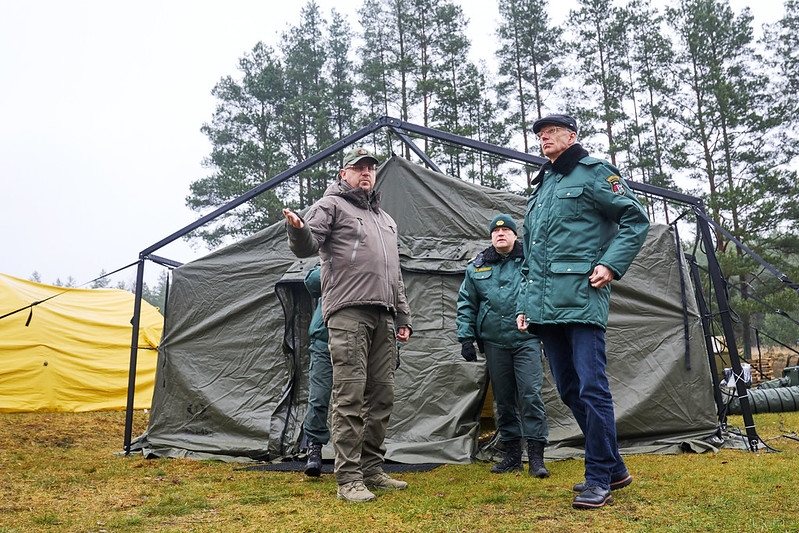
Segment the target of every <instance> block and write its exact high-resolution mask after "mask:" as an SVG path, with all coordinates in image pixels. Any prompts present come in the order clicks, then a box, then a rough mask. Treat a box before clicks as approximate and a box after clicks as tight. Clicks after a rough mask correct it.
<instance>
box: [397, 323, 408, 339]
mask: <svg viewBox="0 0 799 533" xmlns="http://www.w3.org/2000/svg"><path fill="white" fill-rule="evenodd" d="M410 338H411V328H409V327H408V326H400V327H399V328H397V340H398V341H400V342H408V339H410Z"/></svg>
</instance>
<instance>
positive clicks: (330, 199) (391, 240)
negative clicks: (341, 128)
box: [283, 148, 411, 502]
mask: <svg viewBox="0 0 799 533" xmlns="http://www.w3.org/2000/svg"><path fill="white" fill-rule="evenodd" d="M377 163H378V161H377V158H376V157H375V156H374V155H372V154H371V153H370V152H369V151H367V150H365V149H362V148H361V149H355V150H352V151H350V152H348V153H347V154H346V155H345V157H344V165H343V168H342V169H341V170H340V171H339V179H338V180H337V181H336V182H335V183H333V184H332V185H330V187H328V188H327V190H326V191H325V194H324V196H323V197H322V198H321V199H320V200H319V201H318V202H316V203H315V204H314V205H312V206H311V207H310V209H309V210H308V212H307V213H306V215H305V219H304V220H303V219H302V218H300V216H299V215H297V213H295V212H293V211H291V210H289V209H284V210H283V215H284V216H285V217H286V228H287V232H288V240H289V247H290V248H291V250H292V252H294V254H295V255H296V256H297V257H310V256H312V255H314V254H317V253H318V254H319V259H320V263H321V269H322V309H323V312H324V320H325V324H326V325H327V329H328V333H329V341H328V343H329V348H330V356H331V359H332V361H333V396H332V405H333V420H332V423H333V427H332V428H331V430H332V437H333V450H334V453H335V466H334V471H335V475H336V481H337V483H338V492H337V497H338V498H339V499H342V500H346V501H351V502H365V501H370V500H374V499H375V495H374V494H373V493H372V492H371V490H402V489H405V488H407V486H408V484H407V483H406V482H404V481H399V480H396V479H392V478H391V477H389V476H388V475H387V474H386V473H385V472H383V468H382V465H383V462H384V457H385V452H386V447H385V444H384V439H385V436H386V428H387V426H388V420H389V417H390V415H391V410H392V408H393V406H394V370H395V368H396V362H397V343H396V341H400V342H405V341H407V340H408V339H409V338H410V336H411V317H410V308H409V307H408V302H407V299H406V297H405V286H404V284H403V282H402V274H401V272H400V264H399V252H398V246H397V224H396V223H395V222H394V220H393V219H392V218H391V216H389V214H388V213H386V212H385V211H383V210H382V209H380V193H378V192H376V191H375V190H374V184H375V180H376V172H377V168H376V167H377Z"/></svg>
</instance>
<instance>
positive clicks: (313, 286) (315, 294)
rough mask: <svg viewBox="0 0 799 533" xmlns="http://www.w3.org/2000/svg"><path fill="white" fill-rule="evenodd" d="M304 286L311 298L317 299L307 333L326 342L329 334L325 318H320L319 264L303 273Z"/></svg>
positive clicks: (320, 284) (320, 280)
mask: <svg viewBox="0 0 799 533" xmlns="http://www.w3.org/2000/svg"><path fill="white" fill-rule="evenodd" d="M305 288H306V289H308V293H309V294H310V295H311V298H315V299H318V301H317V303H316V309H314V312H313V316H312V317H311V324H310V325H309V326H308V335H309V336H310V337H311V340H313V339H319V340H320V341H323V342H327V341H328V338H329V335H328V332H327V326H325V320H324V318H322V271H321V269H320V268H319V265H316V266H315V267H314V268H313V270H309V271H308V273H307V274H305Z"/></svg>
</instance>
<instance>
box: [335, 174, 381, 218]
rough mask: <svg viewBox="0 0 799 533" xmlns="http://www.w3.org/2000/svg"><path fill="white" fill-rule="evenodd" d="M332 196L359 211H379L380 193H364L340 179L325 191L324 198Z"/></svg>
mask: <svg viewBox="0 0 799 533" xmlns="http://www.w3.org/2000/svg"><path fill="white" fill-rule="evenodd" d="M332 195H336V196H341V197H342V198H344V199H345V200H347V201H348V202H350V203H352V204H353V205H356V206H358V207H360V208H361V209H371V210H372V211H374V212H375V213H377V212H378V210H380V196H381V195H380V192H378V191H375V190H374V189H372V190H371V191H369V192H366V191H364V190H363V189H361V188H360V187H353V186H352V185H350V184H349V183H347V182H346V181H344V180H342V179H341V178H339V179H338V180H336V181H335V182H334V183H332V184H331V185H330V186H329V187H328V188H327V190H326V191H325V196H332Z"/></svg>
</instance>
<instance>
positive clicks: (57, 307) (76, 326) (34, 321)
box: [0, 274, 164, 413]
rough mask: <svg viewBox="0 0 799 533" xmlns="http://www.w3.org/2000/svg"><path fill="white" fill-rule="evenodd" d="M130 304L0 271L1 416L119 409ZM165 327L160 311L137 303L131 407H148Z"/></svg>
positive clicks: (111, 293)
mask: <svg viewBox="0 0 799 533" xmlns="http://www.w3.org/2000/svg"><path fill="white" fill-rule="evenodd" d="M133 302H134V295H133V294H132V293H130V292H128V291H125V290H121V289H74V288H66V287H54V286H51V285H43V284H41V283H35V282H32V281H26V280H23V279H19V278H15V277H13V276H8V275H5V274H0V317H4V318H0V412H6V413H9V412H28V411H73V412H78V411H107V410H120V409H125V407H126V405H127V395H128V374H129V370H130V345H131V335H132V332H133V327H132V325H131V319H132V318H133ZM18 310H20V311H18ZM15 311H18V312H15ZM5 315H8V316H5ZM163 325H164V319H163V317H162V316H161V314H160V313H159V312H158V309H156V308H155V307H153V306H152V305H150V304H149V303H147V302H144V301H143V302H142V311H141V318H140V328H139V343H138V352H137V354H138V356H137V365H136V368H137V372H136V392H135V395H134V408H135V409H145V408H149V407H150V402H151V401H152V397H153V383H154V380H155V368H156V365H157V361H158V352H157V347H158V343H159V342H160V340H161V333H162V331H163Z"/></svg>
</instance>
